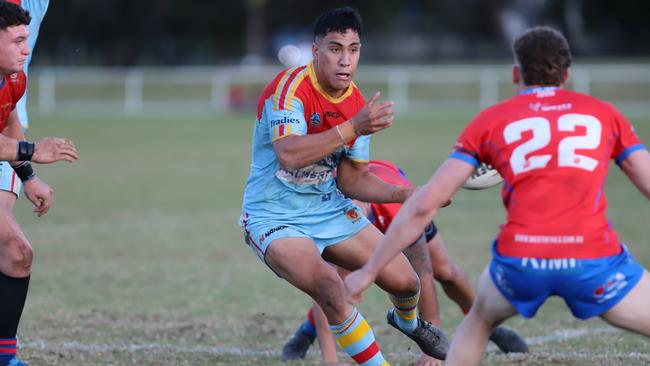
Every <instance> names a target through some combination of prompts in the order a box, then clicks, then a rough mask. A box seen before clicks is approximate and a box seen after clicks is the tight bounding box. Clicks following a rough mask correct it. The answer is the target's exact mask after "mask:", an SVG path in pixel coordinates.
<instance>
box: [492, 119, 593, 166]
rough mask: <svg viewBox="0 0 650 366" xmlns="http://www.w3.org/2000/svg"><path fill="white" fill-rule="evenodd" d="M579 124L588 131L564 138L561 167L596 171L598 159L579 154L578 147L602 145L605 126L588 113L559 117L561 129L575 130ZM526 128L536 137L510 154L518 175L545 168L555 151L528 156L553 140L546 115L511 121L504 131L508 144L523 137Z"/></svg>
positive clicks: (560, 157)
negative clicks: (577, 152) (580, 134)
mask: <svg viewBox="0 0 650 366" xmlns="http://www.w3.org/2000/svg"><path fill="white" fill-rule="evenodd" d="M578 126H580V127H584V128H585V129H586V133H585V134H584V135H582V136H567V137H564V138H563V139H562V140H560V142H559V143H558V148H557V150H558V151H557V163H558V166H559V167H570V168H579V169H584V170H587V171H590V172H592V171H594V169H596V166H598V160H596V159H593V158H591V157H589V156H585V155H580V154H576V150H578V149H588V150H593V149H596V148H598V146H599V145H600V142H601V133H602V125H601V123H600V121H599V120H598V119H597V118H596V117H594V116H591V115H588V114H577V113H569V114H564V115H562V116H560V117H559V118H558V119H557V129H558V131H567V132H572V131H575V130H576V127H578ZM524 131H531V132H532V135H533V137H532V138H531V139H530V140H528V141H526V142H524V143H523V144H521V145H519V146H517V147H516V148H515V149H514V150H513V152H512V155H511V156H510V167H511V168H512V172H513V174H515V175H517V174H520V173H524V172H528V171H531V170H534V169H541V168H545V167H546V166H547V165H548V163H549V162H550V161H551V158H552V155H551V154H537V155H534V154H533V155H530V156H528V158H527V157H526V156H527V155H529V154H531V153H534V152H535V151H538V150H541V149H543V148H545V147H546V146H548V145H549V144H550V143H551V121H549V120H548V119H546V118H544V117H529V118H524V119H520V120H518V121H514V122H511V123H510V124H508V125H507V126H506V128H505V129H504V130H503V138H504V139H505V141H506V144H508V145H509V144H512V143H515V142H517V141H519V140H521V139H522V137H523V132H524Z"/></svg>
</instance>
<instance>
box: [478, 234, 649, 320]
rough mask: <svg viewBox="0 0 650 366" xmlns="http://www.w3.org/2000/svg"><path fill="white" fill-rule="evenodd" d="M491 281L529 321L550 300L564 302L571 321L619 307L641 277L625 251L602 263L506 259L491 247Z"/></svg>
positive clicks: (639, 266) (569, 259) (595, 260)
mask: <svg viewBox="0 0 650 366" xmlns="http://www.w3.org/2000/svg"><path fill="white" fill-rule="evenodd" d="M492 254H493V259H492V261H491V262H490V275H491V277H492V281H493V282H494V284H495V285H496V287H497V288H498V289H499V291H500V292H501V294H502V295H503V296H504V297H505V298H506V299H507V300H508V301H509V302H510V304H512V306H514V308H515V309H516V310H517V312H519V314H521V315H522V316H524V317H526V318H532V317H533V316H535V313H537V310H538V309H539V307H540V306H542V304H543V303H544V301H546V299H547V298H548V297H549V296H554V295H555V296H559V297H561V298H562V299H564V302H565V303H566V304H567V306H568V307H569V309H571V312H572V313H573V315H574V316H575V317H576V318H578V319H588V318H591V317H593V316H597V315H600V314H602V313H604V312H606V311H607V310H609V309H611V308H612V307H614V305H616V304H618V302H619V301H621V300H622V299H623V298H624V297H625V295H627V294H628V292H630V291H631V290H632V289H633V288H634V286H635V285H636V284H637V283H638V282H639V280H640V279H641V276H643V271H644V269H643V267H641V265H639V264H638V263H637V262H636V261H635V260H634V258H633V257H632V255H631V254H630V253H629V252H628V250H627V248H626V247H625V245H623V250H622V252H621V253H620V254H618V255H614V256H611V257H604V258H598V259H575V258H560V259H542V258H516V257H504V256H501V255H499V254H498V253H497V251H496V242H495V243H494V245H493V247H492Z"/></svg>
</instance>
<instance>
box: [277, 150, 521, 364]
mask: <svg viewBox="0 0 650 366" xmlns="http://www.w3.org/2000/svg"><path fill="white" fill-rule="evenodd" d="M368 170H369V171H370V172H371V173H373V174H375V175H376V176H377V177H379V178H380V179H381V180H383V181H384V182H386V183H390V184H395V185H398V186H404V187H412V184H411V182H410V181H409V179H408V177H407V176H406V174H405V173H404V172H403V171H402V170H401V169H400V168H399V167H398V166H397V165H395V164H394V163H392V162H390V161H382V160H371V161H370V162H369V163H368ZM356 204H357V206H359V207H360V208H361V210H362V211H363V214H364V215H365V216H366V217H368V219H369V220H370V222H371V223H372V224H373V225H374V226H375V227H376V228H377V229H379V231H381V232H382V233H385V232H386V230H388V227H389V226H390V224H391V222H392V220H393V218H394V217H395V216H396V215H397V212H398V211H399V210H400V208H401V207H402V204H400V203H372V204H370V203H365V202H358V201H357V202H356ZM404 254H405V255H406V257H407V258H408V260H409V262H410V263H411V265H412V266H413V269H414V270H415V272H416V273H417V274H418V277H419V278H420V292H421V295H420V303H419V304H418V308H419V310H420V314H422V317H423V318H424V319H425V320H428V321H430V322H431V323H432V324H434V325H436V326H439V325H440V311H439V307H438V298H437V293H436V286H435V283H434V278H435V280H436V281H438V282H439V283H440V284H441V285H442V288H443V290H444V291H445V293H446V294H447V296H449V298H450V299H452V300H453V301H454V302H455V303H456V304H457V305H458V306H459V307H460V309H461V311H462V312H463V314H467V313H468V312H469V309H470V307H471V306H472V301H473V299H474V292H473V290H472V287H471V285H470V283H469V279H468V278H467V275H466V274H465V273H464V272H463V270H462V269H460V267H458V265H456V263H454V262H453V261H451V259H450V258H449V255H448V254H447V250H446V248H445V244H444V242H443V240H442V237H441V235H440V233H439V232H438V229H437V228H436V226H435V224H434V223H433V222H431V223H429V225H428V226H427V227H426V228H425V230H424V233H423V234H422V236H421V237H420V238H419V239H418V240H417V241H416V242H415V243H414V244H413V245H411V246H409V247H408V248H406V249H404ZM339 274H341V276H342V277H345V275H346V274H347V271H345V270H342V269H339ZM316 335H318V342H319V345H320V350H321V359H322V360H323V363H324V364H327V365H335V364H337V363H338V362H339V361H338V356H337V355H336V348H335V346H334V341H333V338H332V335H331V333H330V332H329V331H328V329H327V319H326V318H325V315H324V314H323V313H322V311H321V310H320V309H319V308H318V307H317V306H316V305H314V306H312V308H310V310H309V314H308V316H307V319H306V320H305V322H304V323H303V324H302V325H301V326H300V328H299V329H298V330H297V331H296V332H295V333H294V334H293V335H292V337H291V338H290V339H289V341H288V342H287V344H286V345H285V346H284V348H283V349H282V357H283V359H284V360H285V361H287V360H292V359H298V358H303V357H305V354H306V352H307V350H308V348H309V346H310V345H311V343H312V342H313V341H314V339H315V338H316ZM490 340H492V341H493V342H494V343H495V344H496V345H497V346H498V347H499V348H500V349H501V350H502V351H503V352H506V353H510V352H527V351H528V347H527V346H526V342H525V341H524V340H523V339H522V338H521V337H520V336H519V335H517V334H516V333H515V332H514V331H512V330H510V329H508V328H505V327H498V328H497V329H495V331H494V332H493V333H492V334H491V336H490ZM441 364H442V363H441V361H439V360H436V359H434V358H432V357H429V356H427V355H422V356H421V357H420V359H419V360H418V362H417V363H416V365H417V366H435V365H441Z"/></svg>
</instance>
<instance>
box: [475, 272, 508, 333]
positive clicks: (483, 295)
mask: <svg viewBox="0 0 650 366" xmlns="http://www.w3.org/2000/svg"><path fill="white" fill-rule="evenodd" d="M470 311H471V312H473V313H474V315H477V316H479V317H480V318H481V319H483V320H485V321H487V322H488V323H490V324H499V323H501V322H503V321H504V320H506V319H508V318H509V317H511V316H513V315H516V314H517V310H515V308H514V307H513V306H512V305H511V304H510V302H508V300H506V298H505V297H503V295H502V294H501V292H500V291H499V290H498V289H497V287H496V286H495V284H494V282H493V281H492V276H490V270H489V266H488V267H486V268H485V270H483V273H482V274H481V277H480V278H479V282H478V288H477V289H476V297H475V298H474V304H473V305H472V308H471V310H470Z"/></svg>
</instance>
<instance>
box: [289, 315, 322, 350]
mask: <svg viewBox="0 0 650 366" xmlns="http://www.w3.org/2000/svg"><path fill="white" fill-rule="evenodd" d="M321 311H322V310H321ZM316 334H317V329H316V323H315V318H314V306H313V305H312V306H310V307H309V311H308V312H307V316H306V317H305V320H304V321H303V322H302V323H301V324H300V326H299V327H298V329H296V331H295V332H294V333H293V334H292V335H291V337H289V339H288V340H287V343H285V344H284V346H282V360H284V361H291V360H297V359H301V358H305V355H306V354H307V350H309V347H311V344H312V343H314V340H315V339H316Z"/></svg>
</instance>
